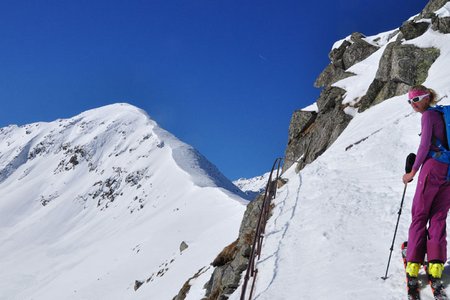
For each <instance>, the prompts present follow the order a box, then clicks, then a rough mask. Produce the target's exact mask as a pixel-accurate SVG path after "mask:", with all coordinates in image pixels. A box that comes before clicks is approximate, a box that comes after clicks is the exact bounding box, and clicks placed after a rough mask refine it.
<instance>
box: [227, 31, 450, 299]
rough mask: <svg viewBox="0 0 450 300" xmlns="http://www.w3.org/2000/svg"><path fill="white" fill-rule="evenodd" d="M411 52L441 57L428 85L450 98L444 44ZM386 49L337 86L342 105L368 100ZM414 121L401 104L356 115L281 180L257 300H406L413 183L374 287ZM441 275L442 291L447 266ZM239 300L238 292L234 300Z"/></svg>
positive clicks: (449, 274) (427, 42) (423, 41)
mask: <svg viewBox="0 0 450 300" xmlns="http://www.w3.org/2000/svg"><path fill="white" fill-rule="evenodd" d="M407 43H411V44H415V45H417V46H420V47H430V46H433V47H437V48H439V49H440V51H441V55H440V57H439V58H438V59H437V60H436V62H435V63H434V64H433V65H432V67H431V68H430V70H429V76H428V78H427V80H426V82H425V83H424V84H425V85H426V86H429V87H432V88H433V89H435V90H436V92H437V93H438V94H439V95H440V96H441V97H442V96H446V95H448V94H449V93H450V69H449V68H448V66H449V65H450V35H444V34H441V33H438V32H435V31H433V30H431V29H430V30H429V31H428V32H426V33H425V34H424V35H423V36H421V37H419V38H417V39H414V40H410V41H408V42H407ZM383 48H384V47H383ZM383 48H381V49H380V50H378V51H377V52H375V53H374V54H373V55H372V56H371V57H369V58H368V59H366V60H365V61H362V62H360V63H359V64H356V65H355V66H353V67H352V70H351V71H353V72H355V73H356V74H357V75H356V76H353V77H349V78H346V79H344V80H342V81H340V82H338V83H336V84H335V85H336V86H341V87H344V88H345V89H346V90H347V94H346V95H347V98H346V99H344V103H356V102H357V99H358V97H360V96H362V95H363V94H364V93H365V91H366V90H367V87H368V86H369V84H370V81H371V80H372V79H373V76H374V74H375V73H374V69H375V68H376V67H377V65H376V64H377V63H378V61H379V57H380V56H381V53H379V52H380V51H383ZM362 70H367V72H363V71H362ZM369 75H370V76H369ZM441 104H450V101H449V100H448V98H445V99H444V100H442V102H441ZM420 118H421V115H420V114H417V113H414V112H413V111H412V109H411V108H410V107H409V105H408V104H407V103H406V95H404V96H399V97H393V98H391V99H388V100H386V101H384V102H383V103H381V104H379V105H376V106H374V107H372V108H370V109H368V110H367V111H365V112H363V113H355V117H354V119H353V120H352V121H351V122H350V124H349V126H348V127H347V128H346V129H345V131H344V132H343V133H342V134H341V136H340V137H339V138H338V139H337V140H336V142H335V143H334V144H333V145H332V146H331V147H330V148H329V149H328V150H327V151H326V152H325V153H324V154H323V155H321V156H320V157H319V158H318V159H317V160H316V161H314V162H313V163H311V164H310V165H308V166H306V167H305V168H304V169H303V170H302V171H301V172H300V173H299V174H296V173H295V172H294V167H292V168H291V169H289V170H288V171H287V172H286V173H285V174H284V177H286V178H287V179H289V182H288V184H286V185H285V186H284V187H282V188H281V189H280V190H279V192H278V195H277V198H276V199H275V204H276V205H275V208H274V211H273V216H272V217H271V219H270V220H269V223H268V226H267V230H266V235H265V240H264V246H263V251H262V255H261V260H260V261H259V262H258V269H259V273H258V277H257V281H256V290H255V292H254V295H255V297H254V299H258V300H263V299H267V300H268V299H270V300H273V299H279V300H287V299H317V300H320V299H323V300H325V299H334V300H347V299H365V300H371V299H373V300H375V299H377V300H379V299H383V300H400V299H406V288H405V279H404V276H405V275H404V269H403V263H402V260H401V254H400V245H401V243H402V241H404V240H406V239H407V230H408V226H409V223H410V221H411V217H410V214H411V211H410V208H411V201H412V197H413V195H414V191H415V187H416V182H415V181H414V182H412V183H410V184H408V187H407V192H406V197H405V203H404V206H403V212H402V215H401V220H400V225H399V228H398V233H397V239H396V243H395V246H394V252H393V256H392V261H391V266H390V271H389V278H388V279H387V280H386V281H383V280H382V279H381V278H380V277H381V276H384V274H385V270H386V265H387V260H388V256H389V248H390V245H391V242H392V237H393V233H394V228H395V224H396V221H397V212H398V210H399V206H400V201H401V197H402V193H403V188H404V185H403V183H402V180H401V178H402V175H403V174H404V164H405V159H406V156H407V155H408V154H409V153H410V152H416V150H417V147H418V145H419V140H420V137H419V135H418V134H419V133H420ZM449 250H450V249H449ZM449 254H450V253H449ZM421 272H423V271H421ZM444 273H445V274H446V275H445V284H446V286H447V287H448V286H449V285H450V265H449V262H447V263H446V266H445V271H444ZM420 279H421V280H422V288H423V290H422V292H421V293H422V299H425V300H428V299H432V295H431V289H430V288H429V287H427V286H425V281H426V280H425V276H424V275H421V277H420ZM448 292H450V289H449V288H448ZM240 293H241V289H240V288H239V289H238V290H237V291H236V292H235V293H233V295H232V296H231V297H230V299H232V300H236V299H239V297H240Z"/></svg>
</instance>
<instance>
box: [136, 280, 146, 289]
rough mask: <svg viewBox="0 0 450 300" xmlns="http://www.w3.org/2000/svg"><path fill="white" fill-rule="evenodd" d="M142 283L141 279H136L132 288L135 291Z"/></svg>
mask: <svg viewBox="0 0 450 300" xmlns="http://www.w3.org/2000/svg"><path fill="white" fill-rule="evenodd" d="M143 284H144V282H143V281H139V280H136V281H135V282H134V290H135V291H137V289H138V288H140V287H141V285H143Z"/></svg>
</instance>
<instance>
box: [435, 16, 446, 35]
mask: <svg viewBox="0 0 450 300" xmlns="http://www.w3.org/2000/svg"><path fill="white" fill-rule="evenodd" d="M432 28H433V30H436V31H439V32H441V33H450V17H444V18H434V19H433V23H432Z"/></svg>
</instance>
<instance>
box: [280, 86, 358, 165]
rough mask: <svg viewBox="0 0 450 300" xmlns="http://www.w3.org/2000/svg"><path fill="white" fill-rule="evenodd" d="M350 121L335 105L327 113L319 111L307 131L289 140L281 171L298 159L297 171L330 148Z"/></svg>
mask: <svg viewBox="0 0 450 300" xmlns="http://www.w3.org/2000/svg"><path fill="white" fill-rule="evenodd" d="M342 91H343V90H342ZM341 101H342V99H341ZM351 119H352V117H351V116H349V115H347V114H346V113H345V112H344V111H343V107H342V105H335V106H334V107H333V108H332V109H331V110H328V111H324V112H320V111H319V114H318V115H317V117H316V119H315V121H314V123H312V124H311V125H310V126H309V127H308V130H306V131H303V132H302V133H300V134H299V135H297V136H295V137H293V138H292V139H291V140H289V144H288V146H287V147H286V152H285V157H286V160H285V163H284V166H283V171H285V170H287V169H288V168H289V167H290V166H292V165H293V164H294V163H295V161H297V160H299V159H300V158H301V159H300V161H299V162H298V164H297V170H300V169H302V168H303V167H304V166H305V165H307V164H309V163H311V162H312V161H314V160H315V159H316V158H317V157H318V156H319V155H321V154H322V153H323V152H325V150H326V149H328V148H329V147H330V146H331V144H332V143H333V142H334V141H335V140H336V139H337V137H338V136H339V135H340V134H341V133H342V131H344V129H345V128H346V127H347V125H348V123H349V122H350V120H351ZM291 131H295V129H294V128H292V129H291Z"/></svg>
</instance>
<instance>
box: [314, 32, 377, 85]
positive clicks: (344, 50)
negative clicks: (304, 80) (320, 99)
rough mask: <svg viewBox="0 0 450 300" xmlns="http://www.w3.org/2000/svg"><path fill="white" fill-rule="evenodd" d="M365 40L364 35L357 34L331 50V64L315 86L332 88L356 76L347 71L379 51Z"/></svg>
mask: <svg viewBox="0 0 450 300" xmlns="http://www.w3.org/2000/svg"><path fill="white" fill-rule="evenodd" d="M364 38H365V36H364V35H363V34H361V33H359V32H355V33H353V34H352V35H351V36H350V41H347V40H345V41H343V42H342V44H341V45H340V46H339V47H338V48H335V49H333V50H331V52H330V53H329V54H328V57H329V58H330V60H331V63H330V64H329V65H328V66H327V67H326V68H325V70H324V71H323V72H322V73H321V74H320V75H319V77H318V78H317V79H316V82H315V83H314V86H316V87H323V86H330V85H332V84H333V83H335V82H337V81H339V80H341V79H344V78H346V77H349V76H352V75H354V74H353V73H350V72H346V71H345V70H347V69H348V68H350V67H351V66H353V65H354V64H356V63H358V62H360V61H362V60H364V59H366V58H367V57H369V56H370V55H371V54H372V53H374V52H375V51H377V50H378V47H376V46H373V45H371V44H369V43H368V42H366V41H365V40H364Z"/></svg>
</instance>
